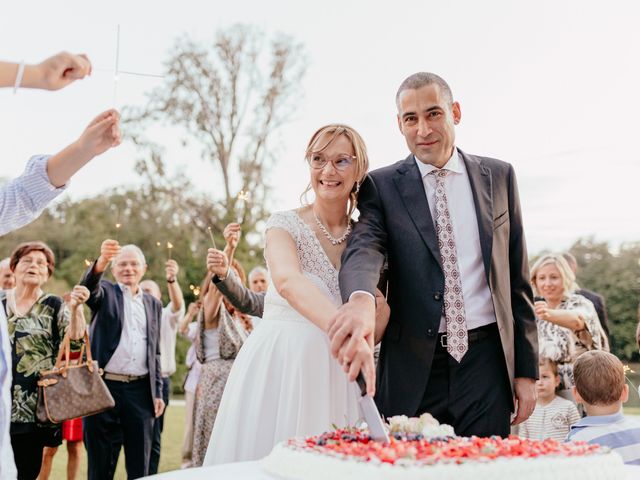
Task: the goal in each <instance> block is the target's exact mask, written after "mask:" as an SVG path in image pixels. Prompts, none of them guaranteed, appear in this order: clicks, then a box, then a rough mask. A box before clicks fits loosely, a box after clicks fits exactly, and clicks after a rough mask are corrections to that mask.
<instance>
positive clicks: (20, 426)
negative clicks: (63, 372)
mask: <svg viewBox="0 0 640 480" xmlns="http://www.w3.org/2000/svg"><path fill="white" fill-rule="evenodd" d="M54 265H55V259H54V256H53V252H52V251H51V249H50V248H49V247H48V246H47V245H45V244H44V243H42V242H28V243H23V244H22V245H20V246H18V248H16V250H15V251H14V252H13V254H12V255H11V261H10V266H11V270H12V271H13V273H14V274H15V277H16V287H15V288H14V289H12V290H8V291H7V292H6V296H5V298H3V307H4V311H5V313H6V315H7V327H8V330H9V341H10V344H11V356H12V365H13V372H12V375H13V382H12V385H11V396H12V405H11V444H12V446H13V453H14V456H15V462H16V467H17V469H18V478H19V479H35V478H36V477H37V476H38V473H39V472H40V462H41V459H42V450H43V448H44V447H45V446H49V447H56V446H58V445H60V443H61V440H62V436H61V429H60V426H58V425H55V426H40V425H37V424H36V417H35V410H36V401H37V388H38V387H37V381H38V376H39V373H40V371H41V370H49V369H51V368H53V366H54V365H55V361H56V357H57V355H58V350H59V348H60V345H61V343H62V340H63V339H64V336H65V333H67V330H68V333H69V337H70V338H71V340H78V339H80V338H82V337H83V335H84V332H85V328H86V323H85V320H84V316H83V315H82V313H81V307H80V305H81V304H82V303H84V302H85V301H86V300H87V299H88V298H89V291H88V290H87V289H86V288H85V287H82V286H75V287H74V288H73V291H72V292H71V294H70V297H69V298H70V300H69V303H68V304H65V303H64V302H63V300H62V298H60V297H57V296H55V295H51V294H48V293H45V292H43V291H42V287H43V285H44V284H45V283H46V282H47V280H49V278H50V277H51V275H52V274H53V269H54Z"/></svg>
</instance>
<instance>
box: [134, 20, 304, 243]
mask: <svg viewBox="0 0 640 480" xmlns="http://www.w3.org/2000/svg"><path fill="white" fill-rule="evenodd" d="M166 67H167V69H166V75H165V79H164V83H163V85H162V86H160V87H158V88H156V89H155V90H153V91H152V92H151V93H150V95H149V101H148V103H147V105H145V106H144V107H137V108H130V109H127V110H126V111H125V114H124V116H123V118H124V124H125V127H126V131H127V132H128V137H129V138H130V139H131V140H132V141H133V142H134V143H135V144H136V145H137V146H138V147H139V149H140V151H141V153H142V155H141V157H140V158H139V160H138V163H137V170H138V173H140V174H141V175H143V176H144V177H145V178H146V179H147V182H148V184H149V185H150V186H151V188H152V189H153V190H154V191H155V192H156V193H158V194H160V193H164V194H165V195H170V196H172V197H179V200H180V201H179V202H176V203H177V204H178V206H179V208H180V210H179V211H180V213H182V214H184V215H186V216H188V217H189V218H190V219H191V222H192V223H193V225H194V226H196V227H197V228H198V229H199V230H200V231H202V232H205V233H206V230H207V228H208V227H209V226H213V227H214V230H215V231H218V232H220V231H222V228H223V227H224V225H225V224H227V223H229V222H230V221H232V220H241V221H242V223H243V225H244V226H245V227H246V230H248V231H251V230H253V228H254V227H255V225H256V223H257V222H259V221H260V220H262V219H264V218H265V217H266V215H267V211H266V209H265V206H264V205H265V199H266V197H267V194H268V191H269V186H268V184H267V182H266V181H265V179H266V173H267V167H268V166H269V165H270V164H271V162H272V160H273V157H274V151H275V149H276V148H277V143H276V142H275V141H274V139H273V136H274V133H275V132H276V131H277V129H278V128H279V127H280V126H282V124H283V123H284V122H286V121H287V120H288V119H289V118H290V116H291V114H292V112H293V109H294V107H295V106H296V105H295V104H294V100H295V99H296V97H295V94H297V93H298V87H299V85H300V81H301V78H302V76H303V75H304V71H305V61H304V57H303V55H302V48H301V46H300V45H299V44H297V43H295V42H294V41H293V40H292V39H291V38H289V37H286V36H282V35H278V36H275V37H273V38H271V39H267V38H266V37H265V36H264V35H263V34H261V33H260V32H258V31H256V30H255V29H253V28H251V27H247V26H241V25H239V26H235V27H233V28H230V29H228V30H222V31H220V32H219V33H218V34H217V36H216V38H215V41H214V42H213V44H212V45H211V46H204V45H201V44H200V43H198V42H196V41H195V40H193V39H192V38H190V37H184V38H181V39H179V40H178V41H177V42H176V43H175V45H174V47H173V49H172V50H171V52H170V54H169V58H168V60H167V62H166ZM152 124H162V125H170V126H171V128H172V131H175V132H176V135H179V136H180V137H181V138H182V140H183V143H184V145H189V146H195V147H196V148H197V149H198V150H199V151H200V155H201V157H202V158H203V159H205V160H206V161H208V162H210V163H211V164H212V165H213V166H214V167H215V168H216V171H217V172H219V174H220V175H219V177H220V178H219V179H216V181H215V183H214V181H213V179H212V187H211V188H210V189H209V191H208V192H207V193H197V192H196V191H195V190H194V188H193V186H192V184H191V182H190V181H189V180H188V179H187V178H186V177H185V176H184V175H178V176H171V175H169V174H168V173H167V169H166V159H165V149H164V148H163V147H164V146H163V145H162V142H159V141H157V140H154V139H152V138H150V135H149V133H148V132H149V127H150V126H151V125H152ZM242 191H244V192H249V196H250V197H249V201H248V202H243V201H241V200H239V194H240V192H242Z"/></svg>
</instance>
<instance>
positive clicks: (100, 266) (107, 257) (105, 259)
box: [96, 239, 122, 272]
mask: <svg viewBox="0 0 640 480" xmlns="http://www.w3.org/2000/svg"><path fill="white" fill-rule="evenodd" d="M121 250H122V247H120V244H119V243H118V240H111V239H107V240H105V241H104V242H102V245H101V246H100V256H99V257H98V260H97V261H96V270H97V271H98V272H104V271H105V270H106V269H107V267H108V266H109V263H110V262H111V260H113V259H114V258H116V257H117V256H118V255H120V251H121Z"/></svg>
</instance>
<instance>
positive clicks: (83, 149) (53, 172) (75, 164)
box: [47, 109, 122, 187]
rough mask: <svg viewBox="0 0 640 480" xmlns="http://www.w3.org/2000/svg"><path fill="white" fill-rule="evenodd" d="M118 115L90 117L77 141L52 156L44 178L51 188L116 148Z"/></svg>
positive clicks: (112, 113) (58, 185) (107, 114)
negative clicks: (47, 180)
mask: <svg viewBox="0 0 640 480" xmlns="http://www.w3.org/2000/svg"><path fill="white" fill-rule="evenodd" d="M119 123H120V114H119V113H118V112H117V111H116V110H113V109H111V110H107V111H106V112H103V113H101V114H100V115H98V116H97V117H96V118H94V119H93V120H92V121H91V123H90V124H89V126H88V127H87V128H86V129H85V131H84V132H82V135H80V138H78V140H76V141H75V142H73V143H72V144H71V145H69V146H68V147H66V148H65V149H63V150H62V151H61V152H59V153H57V154H55V155H54V156H52V157H51V158H49V161H48V162H47V175H48V177H49V181H50V182H51V184H52V185H53V186H54V187H61V186H63V185H65V184H66V183H67V182H68V181H69V179H70V178H71V177H72V176H73V175H74V174H75V173H76V172H77V171H78V170H80V169H81V168H82V167H84V166H85V165H86V164H87V163H88V162H89V161H90V160H92V159H93V158H94V157H96V156H98V155H100V154H102V153H104V152H106V151H107V150H108V149H110V148H113V147H116V146H118V145H120V142H121V141H122V139H121V136H120V127H119Z"/></svg>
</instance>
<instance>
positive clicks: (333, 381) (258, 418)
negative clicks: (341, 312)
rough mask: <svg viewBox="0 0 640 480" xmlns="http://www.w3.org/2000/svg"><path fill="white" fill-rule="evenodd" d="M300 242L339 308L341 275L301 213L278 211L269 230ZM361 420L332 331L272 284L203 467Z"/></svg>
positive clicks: (306, 268) (304, 265)
mask: <svg viewBox="0 0 640 480" xmlns="http://www.w3.org/2000/svg"><path fill="white" fill-rule="evenodd" d="M270 228H281V229H284V230H286V231H287V232H289V234H290V235H291V237H292V238H293V239H294V241H295V243H296V246H297V251H298V260H299V262H300V266H301V269H302V270H303V272H304V275H305V276H307V277H308V278H309V279H310V280H312V281H313V283H314V284H316V285H317V287H318V288H320V290H321V291H322V292H324V293H325V294H326V295H327V296H328V297H329V298H331V300H332V302H333V303H335V305H336V306H339V305H340V304H341V300H340V289H339V286H338V272H337V271H336V269H335V268H334V267H333V265H332V264H331V262H330V261H329V259H328V257H327V255H326V254H325V252H324V250H323V249H322V247H321V245H320V242H319V241H318V239H317V237H316V236H315V234H314V233H313V231H312V230H311V229H310V228H309V226H308V225H307V224H306V223H305V222H304V221H303V220H302V219H301V218H300V217H299V216H298V214H297V213H296V212H295V211H287V212H280V213H276V214H274V215H272V216H271V218H270V219H269V221H268V222H267V230H268V229H270ZM359 418H360V414H359V407H358V389H357V386H356V385H355V383H350V382H349V381H348V379H347V376H346V374H345V373H344V372H343V370H342V368H341V367H340V365H339V364H338V362H337V361H336V360H335V359H334V358H333V357H332V356H331V351H330V344H329V338H328V337H327V334H326V332H324V331H323V330H321V329H320V328H319V327H317V326H316V325H315V324H313V323H311V322H310V321H309V320H307V319H306V318H305V317H303V316H302V315H300V314H299V313H298V312H297V311H296V310H294V309H293V308H292V307H291V306H290V305H289V304H288V303H287V301H286V300H285V299H284V298H282V297H281V296H280V295H279V294H278V292H277V291H276V289H275V287H274V285H273V282H270V285H269V289H268V291H267V294H266V296H265V305H264V315H263V317H262V322H260V324H259V325H258V326H257V327H256V329H255V330H254V331H253V332H252V333H251V335H249V338H248V339H247V340H246V341H245V343H244V345H243V346H242V348H241V349H240V352H239V354H238V356H237V358H236V360H235V362H234V364H233V368H232V369H231V373H230V374H229V379H228V380H227V385H226V387H225V390H224V394H223V395H222V401H221V403H220V409H219V410H218V415H217V417H216V421H215V424H214V427H213V432H212V434H211V439H210V441H209V448H208V449H207V454H206V457H205V459H204V465H217V464H221V463H228V462H240V461H248V460H257V459H260V458H262V457H264V456H265V455H267V454H268V453H269V452H270V451H271V449H272V448H273V446H274V445H275V444H276V443H278V442H281V441H283V440H286V439H288V438H291V437H296V436H309V435H316V434H320V433H322V432H325V431H327V430H330V429H331V428H332V424H334V425H338V426H341V427H342V426H347V425H354V424H355V423H356V422H357V421H358V419H359Z"/></svg>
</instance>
